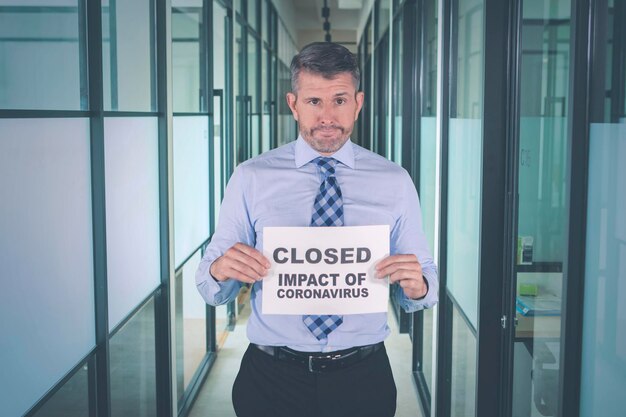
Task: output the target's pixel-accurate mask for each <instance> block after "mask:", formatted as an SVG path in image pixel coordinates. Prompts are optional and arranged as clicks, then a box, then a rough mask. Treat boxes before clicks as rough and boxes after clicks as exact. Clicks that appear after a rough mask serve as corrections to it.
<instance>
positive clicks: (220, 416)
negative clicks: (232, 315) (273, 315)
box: [189, 308, 422, 417]
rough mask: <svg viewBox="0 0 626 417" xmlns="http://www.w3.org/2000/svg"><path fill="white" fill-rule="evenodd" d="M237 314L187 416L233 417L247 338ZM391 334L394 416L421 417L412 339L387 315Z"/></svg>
mask: <svg viewBox="0 0 626 417" xmlns="http://www.w3.org/2000/svg"><path fill="white" fill-rule="evenodd" d="M248 311H249V308H245V309H244V311H243V315H242V316H240V317H239V319H238V321H237V326H236V327H235V330H234V331H233V332H231V333H230V335H229V336H228V339H226V342H225V343H224V346H223V348H222V350H221V351H220V352H219V354H218V357H217V360H216V362H215V364H214V365H213V369H211V372H210V373H209V376H208V377H207V380H206V382H205V383H204V386H203V387H202V388H201V390H200V393H199V394H198V399H197V400H196V402H195V404H194V406H193V408H192V410H191V413H190V414H189V416H190V417H208V416H211V417H234V416H235V412H234V410H233V406H232V403H231V388H232V386H233V381H234V380H235V376H236V374H237V371H238V370H239V363H240V361H241V357H242V356H243V352H244V350H245V349H246V347H247V346H248V339H247V338H246V331H245V330H246V329H245V327H246V325H245V323H246V318H247V317H246V314H247V312H248ZM389 325H390V327H391V328H392V332H391V335H390V336H389V338H388V339H387V340H386V341H385V345H386V347H387V352H388V353H389V359H390V361H391V367H392V369H393V373H394V377H395V380H396V386H397V387H398V408H397V412H396V416H397V417H422V414H421V412H420V410H419V405H418V399H417V393H416V390H415V384H414V382H413V377H412V375H411V370H410V366H411V365H410V364H411V342H410V339H409V336H408V335H406V334H399V333H398V329H397V326H396V322H395V319H393V317H391V314H390V316H389ZM355 417H358V416H355Z"/></svg>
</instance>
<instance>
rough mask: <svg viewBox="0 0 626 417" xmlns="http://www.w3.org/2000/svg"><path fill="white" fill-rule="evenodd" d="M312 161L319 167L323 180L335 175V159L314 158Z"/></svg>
mask: <svg viewBox="0 0 626 417" xmlns="http://www.w3.org/2000/svg"><path fill="white" fill-rule="evenodd" d="M314 161H315V163H316V164H317V166H319V167H320V170H321V171H322V175H323V176H324V178H328V177H332V176H333V175H335V165H337V160H336V159H335V158H330V157H323V156H320V157H318V158H315V159H314Z"/></svg>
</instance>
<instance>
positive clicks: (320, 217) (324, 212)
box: [302, 157, 343, 340]
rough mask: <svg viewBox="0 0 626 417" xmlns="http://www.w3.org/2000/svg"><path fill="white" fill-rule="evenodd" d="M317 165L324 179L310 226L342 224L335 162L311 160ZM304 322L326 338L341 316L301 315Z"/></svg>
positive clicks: (319, 335) (328, 159) (341, 319)
mask: <svg viewBox="0 0 626 417" xmlns="http://www.w3.org/2000/svg"><path fill="white" fill-rule="evenodd" d="M313 162H315V163H316V164H317V165H318V166H319V167H320V171H321V173H322V177H323V178H324V180H323V181H322V183H321V184H320V190H319V192H318V193H317V197H315V204H314V205H313V216H312V218H311V226H343V200H342V199H341V189H340V188H339V184H337V178H336V177H335V164H336V163H337V161H336V160H335V159H333V158H322V157H319V158H315V159H314V160H313ZM302 320H303V321H304V324H305V325H306V326H307V327H308V328H309V330H310V331H311V333H313V335H314V336H315V337H317V339H318V340H322V339H326V337H327V336H328V334H329V333H330V332H332V331H333V330H335V329H336V328H337V327H339V325H340V324H341V323H343V318H342V317H341V316H326V315H325V316H313V315H307V316H302Z"/></svg>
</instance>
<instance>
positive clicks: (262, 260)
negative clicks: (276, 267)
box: [233, 243, 272, 268]
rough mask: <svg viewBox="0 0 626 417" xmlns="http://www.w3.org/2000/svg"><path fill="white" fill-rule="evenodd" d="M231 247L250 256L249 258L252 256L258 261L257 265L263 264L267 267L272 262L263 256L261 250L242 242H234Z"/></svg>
mask: <svg viewBox="0 0 626 417" xmlns="http://www.w3.org/2000/svg"><path fill="white" fill-rule="evenodd" d="M233 247H234V248H236V249H237V250H239V251H241V252H243V253H245V254H246V255H248V256H250V257H251V258H254V259H255V260H256V261H257V262H258V263H259V265H261V266H263V267H264V268H269V267H271V266H272V264H270V261H269V260H268V259H267V258H266V257H265V256H263V254H262V253H261V252H259V251H258V250H256V249H254V248H253V247H251V246H248V245H245V244H243V243H236V244H235V246H233Z"/></svg>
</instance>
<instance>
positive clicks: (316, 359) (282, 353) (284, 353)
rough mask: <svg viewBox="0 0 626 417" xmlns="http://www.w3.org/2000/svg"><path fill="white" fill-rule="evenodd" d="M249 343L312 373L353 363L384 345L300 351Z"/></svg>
mask: <svg viewBox="0 0 626 417" xmlns="http://www.w3.org/2000/svg"><path fill="white" fill-rule="evenodd" d="M251 345H252V346H254V347H255V348H257V349H258V350H260V351H261V352H263V353H266V354H268V355H270V356H272V357H273V358H274V359H277V360H281V361H286V362H291V363H294V364H297V365H298V366H301V367H302V368H304V369H306V370H308V371H309V372H314V373H322V372H330V371H335V370H337V369H342V368H345V367H348V366H350V365H354V364H355V363H357V362H360V361H362V360H363V359H365V358H367V357H368V356H369V355H371V354H372V353H374V352H378V351H379V350H381V349H382V348H383V347H384V344H383V342H379V343H376V344H374V345H367V346H358V347H354V348H351V349H345V350H337V351H334V352H300V351H297V350H293V349H289V348H288V347H285V346H262V345H257V344H254V343H251Z"/></svg>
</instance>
